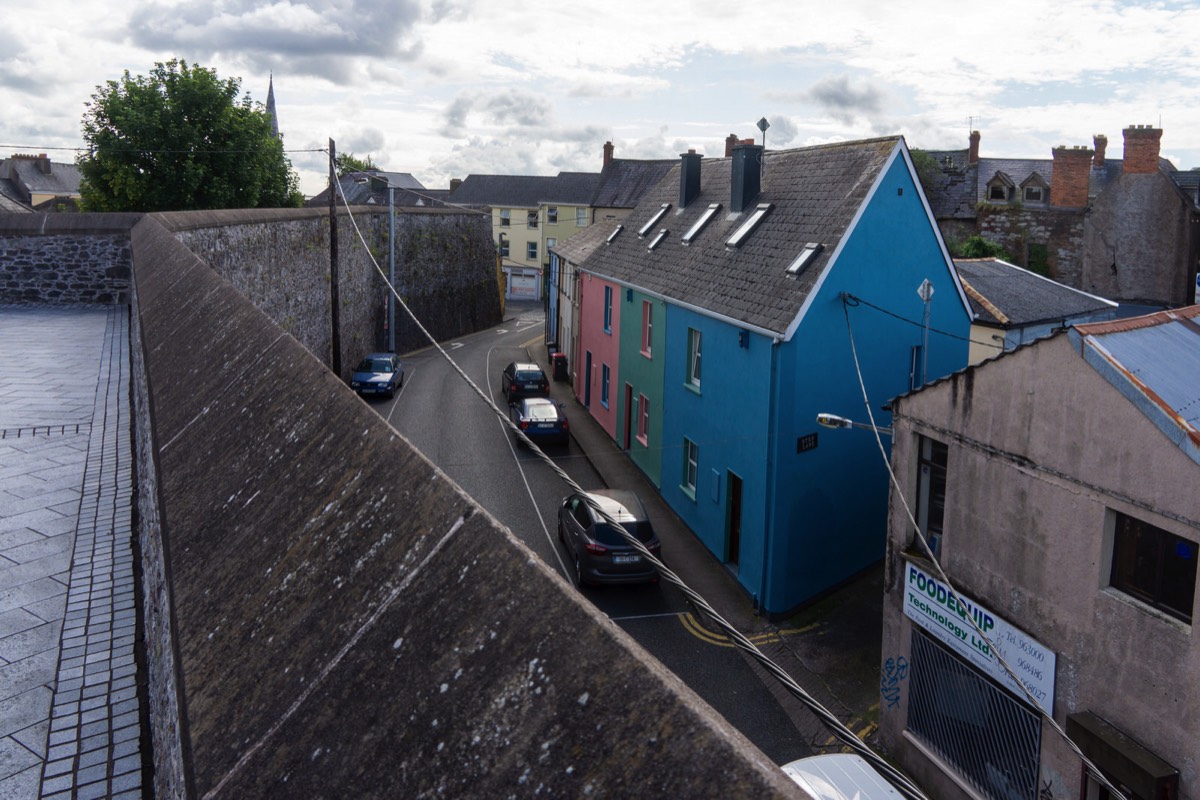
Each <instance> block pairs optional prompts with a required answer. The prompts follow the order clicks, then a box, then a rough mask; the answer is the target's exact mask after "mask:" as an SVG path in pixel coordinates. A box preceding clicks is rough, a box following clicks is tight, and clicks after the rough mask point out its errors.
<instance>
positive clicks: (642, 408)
mask: <svg viewBox="0 0 1200 800" xmlns="http://www.w3.org/2000/svg"><path fill="white" fill-rule="evenodd" d="M637 440H638V441H639V442H641V443H642V444H643V445H648V444H649V443H650V401H649V399H647V397H646V395H644V394H639V395H638V432H637Z"/></svg>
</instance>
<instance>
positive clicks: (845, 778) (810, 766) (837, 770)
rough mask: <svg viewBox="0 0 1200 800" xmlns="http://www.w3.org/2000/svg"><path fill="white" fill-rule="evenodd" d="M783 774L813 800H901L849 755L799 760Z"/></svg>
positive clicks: (864, 764)
mask: <svg viewBox="0 0 1200 800" xmlns="http://www.w3.org/2000/svg"><path fill="white" fill-rule="evenodd" d="M783 771H784V772H785V773H786V774H787V776H788V777H789V778H791V779H792V780H793V781H795V782H796V783H797V784H798V785H799V786H800V787H801V788H803V789H804V790H805V791H806V792H808V793H809V794H810V795H812V796H813V797H814V798H816V800H904V795H902V794H900V792H899V791H897V790H896V788H895V787H894V786H892V785H891V784H890V783H888V782H887V781H886V780H884V778H883V776H882V775H880V774H879V773H878V772H876V771H875V769H874V768H873V767H872V766H871V765H870V764H868V763H867V762H866V760H864V759H863V758H862V756H858V755H855V754H853V753H833V754H830V755H824V756H813V757H811V758H801V759H800V760H798V761H792V762H791V763H788V764H784V765H783Z"/></svg>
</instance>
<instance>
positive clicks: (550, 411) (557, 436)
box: [508, 397, 571, 445]
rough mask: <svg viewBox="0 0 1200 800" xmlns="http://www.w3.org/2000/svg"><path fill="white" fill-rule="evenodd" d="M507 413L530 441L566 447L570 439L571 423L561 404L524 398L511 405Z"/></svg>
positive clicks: (544, 398)
mask: <svg viewBox="0 0 1200 800" xmlns="http://www.w3.org/2000/svg"><path fill="white" fill-rule="evenodd" d="M508 413H509V416H511V417H512V421H513V422H514V423H515V424H516V426H517V427H518V428H520V429H521V432H522V433H524V434H525V435H526V436H528V437H529V439H530V440H531V441H534V442H553V443H554V444H561V445H566V444H567V443H568V441H569V439H570V433H569V431H570V430H571V423H569V422H568V421H567V414H566V412H565V411H563V407H562V404H561V403H555V402H554V401H553V400H550V399H549V398H546V397H526V398H525V399H524V400H518V401H517V402H515V403H511V404H510V405H509V406H508ZM517 441H518V442H520V441H521V440H520V439H517Z"/></svg>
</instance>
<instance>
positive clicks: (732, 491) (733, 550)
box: [725, 472, 742, 567]
mask: <svg viewBox="0 0 1200 800" xmlns="http://www.w3.org/2000/svg"><path fill="white" fill-rule="evenodd" d="M727 474H728V479H727V480H728V484H729V491H728V492H727V494H726V495H725V496H726V497H728V498H729V510H728V514H729V519H728V520H727V537H726V540H727V542H728V546H727V549H726V556H725V562H726V563H727V564H729V565H730V566H734V567H736V566H737V565H738V559H739V558H741V549H742V479H741V478H739V477H738V476H737V475H734V474H733V473H732V472H730V473H727Z"/></svg>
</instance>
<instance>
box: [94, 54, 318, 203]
mask: <svg viewBox="0 0 1200 800" xmlns="http://www.w3.org/2000/svg"><path fill="white" fill-rule="evenodd" d="M240 87H241V79H239V78H229V79H226V80H221V79H219V78H218V77H217V73H216V70H211V69H205V68H204V67H201V66H199V65H191V66H189V65H188V63H187V62H186V61H182V60H179V59H172V60H171V61H168V62H166V63H165V64H164V63H162V62H158V63H156V64H155V65H154V69H152V70H151V71H150V74H149V75H148V76H145V75H139V76H137V77H136V78H134V77H132V76H131V75H130V74H129V71H128V70H126V71H125V76H124V77H123V78H122V79H121V80H120V81H108V82H107V83H106V84H105V85H104V86H97V87H96V92H95V94H93V95H92V98H91V100H90V101H89V102H88V104H87V110H86V112H85V113H84V116H83V138H84V140H85V141H86V142H87V144H88V147H89V150H90V152H89V153H87V154H86V155H82V156H80V157H79V159H78V165H79V171H80V187H79V191H80V195H81V196H82V199H83V206H84V208H85V209H86V210H88V211H180V210H189V209H210V208H278V207H285V206H299V205H301V204H302V203H303V201H304V197H303V195H301V194H300V189H299V179H298V177H297V176H296V173H295V172H293V171H292V165H291V162H290V161H289V160H288V158H287V156H286V155H284V152H283V142H282V141H281V140H280V139H279V138H278V137H276V136H275V135H274V134H273V133H272V132H271V118H270V116H269V115H268V114H267V113H266V111H265V110H264V109H263V108H262V106H261V105H258V106H257V107H256V106H254V105H252V104H251V102H250V97H249V95H245V96H243V97H241V99H238V93H239V91H240Z"/></svg>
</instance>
